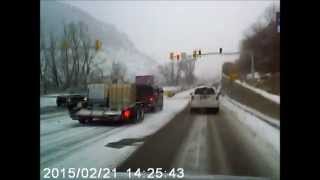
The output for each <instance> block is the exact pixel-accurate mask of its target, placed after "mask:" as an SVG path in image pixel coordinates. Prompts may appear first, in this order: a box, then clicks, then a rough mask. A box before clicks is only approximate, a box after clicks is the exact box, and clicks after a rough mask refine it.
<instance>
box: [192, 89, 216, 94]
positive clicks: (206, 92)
mask: <svg viewBox="0 0 320 180" xmlns="http://www.w3.org/2000/svg"><path fill="white" fill-rule="evenodd" d="M194 94H199V95H214V94H215V91H214V90H213V89H212V88H198V89H196V90H195V92H194Z"/></svg>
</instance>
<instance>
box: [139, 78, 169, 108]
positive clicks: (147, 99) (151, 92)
mask: <svg viewBox="0 0 320 180" xmlns="http://www.w3.org/2000/svg"><path fill="white" fill-rule="evenodd" d="M137 101H140V102H142V103H143V107H144V110H145V111H151V112H155V111H157V110H162V108H163V89H162V88H161V87H158V86H152V85H147V84H140V85H137Z"/></svg>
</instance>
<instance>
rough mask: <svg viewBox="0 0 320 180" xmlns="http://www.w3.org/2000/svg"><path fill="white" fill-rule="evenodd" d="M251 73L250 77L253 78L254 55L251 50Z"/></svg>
mask: <svg viewBox="0 0 320 180" xmlns="http://www.w3.org/2000/svg"><path fill="white" fill-rule="evenodd" d="M250 55H251V75H252V79H254V78H255V77H254V55H253V52H251V54H250Z"/></svg>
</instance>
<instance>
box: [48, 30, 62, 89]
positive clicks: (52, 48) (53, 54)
mask: <svg viewBox="0 0 320 180" xmlns="http://www.w3.org/2000/svg"><path fill="white" fill-rule="evenodd" d="M56 46H57V39H56V38H55V37H54V35H53V33H50V37H49V48H48V53H49V57H50V63H49V65H50V69H51V74H52V80H53V84H54V86H55V87H56V88H59V87H60V77H59V72H58V67H57V49H56Z"/></svg>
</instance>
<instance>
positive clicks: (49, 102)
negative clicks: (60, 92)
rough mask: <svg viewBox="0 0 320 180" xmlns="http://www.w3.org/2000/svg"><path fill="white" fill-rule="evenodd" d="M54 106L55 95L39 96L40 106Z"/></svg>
mask: <svg viewBox="0 0 320 180" xmlns="http://www.w3.org/2000/svg"><path fill="white" fill-rule="evenodd" d="M49 106H56V97H50V96H41V97H40V108H43V107H49Z"/></svg>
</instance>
